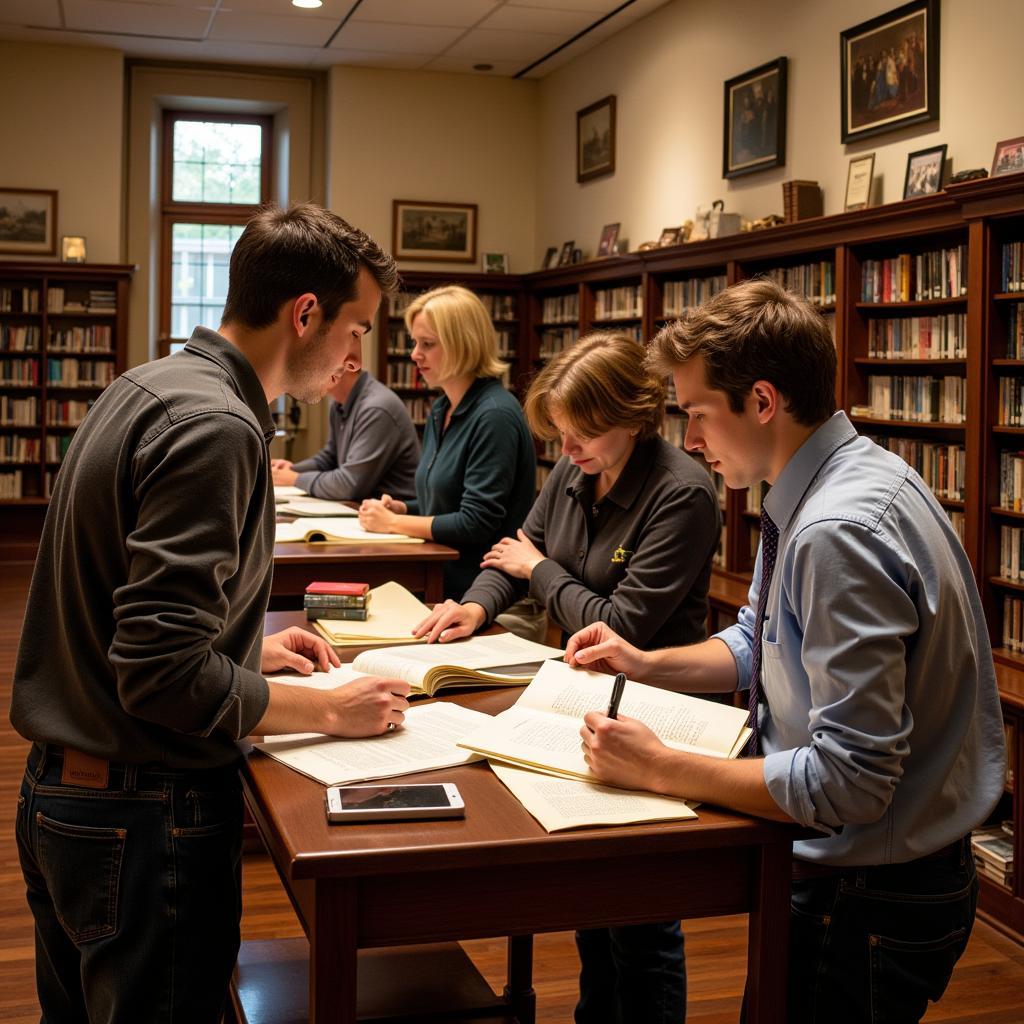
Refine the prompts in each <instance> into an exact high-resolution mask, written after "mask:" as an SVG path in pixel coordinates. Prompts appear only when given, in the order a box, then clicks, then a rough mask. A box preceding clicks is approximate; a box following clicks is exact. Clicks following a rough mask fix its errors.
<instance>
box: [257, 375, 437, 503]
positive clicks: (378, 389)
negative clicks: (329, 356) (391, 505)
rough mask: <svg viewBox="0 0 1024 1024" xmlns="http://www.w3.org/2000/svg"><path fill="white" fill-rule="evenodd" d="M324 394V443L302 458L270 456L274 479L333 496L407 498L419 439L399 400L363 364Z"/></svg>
mask: <svg viewBox="0 0 1024 1024" xmlns="http://www.w3.org/2000/svg"><path fill="white" fill-rule="evenodd" d="M328 394H329V395H330V396H331V398H332V399H333V401H332V402H331V408H330V413H329V418H330V436H329V437H328V439H327V444H326V445H324V447H323V448H322V449H321V450H320V451H318V452H317V453H316V455H314V456H312V457H311V458H308V459H303V460H302V461H301V462H294V463H292V462H289V461H288V460H287V459H273V460H272V461H271V463H270V468H271V471H272V473H273V476H274V484H275V485H276V486H278V487H280V486H282V485H288V484H294V485H295V486H296V487H301V488H302V489H303V490H304V491H306V492H307V493H308V494H311V495H313V497H315V498H333V499H334V500H335V501H362V500H363V499H364V498H379V497H380V496H381V495H382V494H390V495H391V496H392V497H395V498H401V499H403V500H405V499H407V498H412V497H413V496H414V495H415V493H416V486H415V483H414V477H415V476H416V466H417V465H418V464H419V461H420V443H419V440H418V438H417V437H416V428H415V427H414V426H413V423H412V420H411V419H410V418H409V413H408V412H407V411H406V408H405V406H404V405H403V404H402V400H401V399H400V398H399V397H398V396H397V395H396V394H395V393H394V392H393V391H392V390H391V389H390V388H388V387H385V386H384V385H383V384H381V382H380V381H379V380H376V379H375V378H373V377H371V376H370V375H369V374H368V373H367V372H366V371H365V370H360V371H358V372H357V373H346V374H345V375H344V376H343V377H342V378H341V380H340V381H338V383H337V384H336V385H335V386H334V387H333V388H332V389H331V390H330V391H329V392H328Z"/></svg>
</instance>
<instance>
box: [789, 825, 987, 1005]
mask: <svg viewBox="0 0 1024 1024" xmlns="http://www.w3.org/2000/svg"><path fill="white" fill-rule="evenodd" d="M977 902H978V878H977V875H976V874H975V870H974V860H973V858H972V856H971V850H970V841H969V840H965V841H964V842H963V843H961V844H959V845H958V847H957V848H956V849H954V850H953V851H951V852H950V853H948V854H945V855H943V856H941V857H938V858H924V859H921V860H916V861H912V862H910V863H908V864H889V865H885V866H883V867H868V868H851V869H848V870H846V871H843V872H842V873H841V874H839V875H838V876H836V877H827V878H809V879H803V880H800V881H796V880H794V882H793V888H792V900H791V909H792V912H791V915H790V943H789V996H788V999H789V1012H788V1015H787V1020H788V1021H791V1022H792V1024H916V1022H917V1021H919V1020H920V1019H921V1018H922V1017H923V1016H924V1013H925V1010H926V1009H927V1008H928V1001H929V1000H932V1001H935V1000H937V999H938V998H939V997H940V996H941V995H942V993H943V992H944V991H945V989H946V985H947V984H948V983H949V979H950V975H951V974H952V973H953V966H954V964H955V963H956V962H957V960H959V959H960V955H961V954H962V953H963V951H964V949H965V948H966V946H967V940H968V938H969V937H970V934H971V928H972V926H973V924H974V913H975V909H976V907H977Z"/></svg>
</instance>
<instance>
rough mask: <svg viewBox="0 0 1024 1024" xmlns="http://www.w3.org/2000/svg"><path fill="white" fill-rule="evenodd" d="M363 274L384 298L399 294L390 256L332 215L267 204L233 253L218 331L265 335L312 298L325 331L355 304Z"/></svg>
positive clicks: (310, 207) (315, 208) (312, 206)
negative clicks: (286, 309) (235, 328)
mask: <svg viewBox="0 0 1024 1024" xmlns="http://www.w3.org/2000/svg"><path fill="white" fill-rule="evenodd" d="M363 267H366V269H367V270H368V271H369V272H370V273H371V274H372V275H373V278H374V280H375V281H376V282H377V284H378V285H379V286H380V290H381V291H382V292H384V293H385V294H390V293H391V292H393V291H394V290H395V289H396V288H397V287H398V267H397V265H396V264H395V261H394V259H392V257H391V255H390V254H389V253H386V252H385V251H384V250H383V249H381V247H380V246H379V245H377V243H376V242H375V241H374V240H373V239H372V238H370V236H369V235H367V234H366V233H365V232H363V231H360V230H359V229H358V228H354V227H352V225H351V224H348V223H347V222H346V221H344V220H342V219H341V217H339V216H338V215H337V214H336V213H331V211H330V210H325V209H324V208H323V207H322V206H317V205H316V204H315V203H294V204H293V205H292V206H289V207H288V208H287V209H283V208H282V207H280V206H278V205H277V204H276V203H267V204H265V205H264V206H262V207H260V209H259V211H258V212H257V213H256V215H255V216H254V217H253V218H252V220H250V221H249V223H248V224H246V226H245V230H244V231H243V232H242V234H241V237H240V238H239V239H238V241H237V242H236V243H235V247H234V249H233V250H232V251H231V267H230V273H229V275H228V297H227V302H225V304H224V315H223V316H222V317H221V323H222V324H231V323H240V324H244V325H245V326H246V327H248V328H250V329H252V330H259V329H260V328H263V327H269V326H270V324H272V323H273V322H274V321H275V320H276V319H277V314H278V311H279V310H280V309H281V305H282V304H283V303H285V302H287V301H288V300H289V299H294V298H296V297H298V296H299V295H302V294H303V293H304V292H312V293H313V294H314V295H315V296H316V298H317V302H319V303H320V307H321V309H322V310H323V314H324V322H325V323H328V324H329V323H331V322H333V321H334V319H335V317H337V315H338V311H339V310H340V309H341V307H342V306H343V305H344V304H345V303H346V302H350V301H351V300H352V299H354V298H355V295H356V289H357V288H358V281H359V271H360V270H361V268H363Z"/></svg>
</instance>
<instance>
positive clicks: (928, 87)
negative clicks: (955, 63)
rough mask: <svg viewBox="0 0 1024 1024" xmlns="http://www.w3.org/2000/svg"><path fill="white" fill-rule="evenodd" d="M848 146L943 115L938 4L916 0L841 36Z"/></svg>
mask: <svg viewBox="0 0 1024 1024" xmlns="http://www.w3.org/2000/svg"><path fill="white" fill-rule="evenodd" d="M839 49H840V73H841V76H842V78H841V90H840V91H841V96H842V111H841V116H840V122H839V123H840V134H841V135H842V141H843V142H854V141H856V140H857V139H863V138H867V137H868V136H870V135H879V134H880V133H882V132H889V131H892V130H893V129H896V128H905V127H906V126H907V125H911V124H918V123H920V122H923V121H934V120H935V119H936V118H937V117H938V116H939V3H938V0H914V2H913V3H909V4H904V6H902V7H898V8H897V9H896V10H894V11H890V12H889V13H888V14H883V15H880V16H879V17H877V18H872V19H871V20H870V21H865V22H864V23H863V24H860V25H855V26H854V27H853V28H848V29H847V30H846V31H845V32H841V33H840V34H839Z"/></svg>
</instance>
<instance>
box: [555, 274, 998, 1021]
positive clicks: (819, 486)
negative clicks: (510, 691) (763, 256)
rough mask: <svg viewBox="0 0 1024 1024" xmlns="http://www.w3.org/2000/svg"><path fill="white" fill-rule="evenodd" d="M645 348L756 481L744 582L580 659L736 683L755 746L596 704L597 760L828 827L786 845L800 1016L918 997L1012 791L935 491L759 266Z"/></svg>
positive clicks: (951, 936) (648, 784) (977, 612)
mask: <svg viewBox="0 0 1024 1024" xmlns="http://www.w3.org/2000/svg"><path fill="white" fill-rule="evenodd" d="M650 358H651V360H652V363H653V365H654V367H655V369H657V370H658V371H660V372H663V373H667V372H671V373H672V375H673V378H674V381H675V386H676V392H677V396H678V401H679V404H680V406H681V407H682V408H683V409H684V410H685V411H686V412H687V413H688V414H689V422H688V426H687V433H686V440H685V444H686V447H687V448H688V449H690V450H692V451H699V452H701V453H702V454H703V455H704V458H705V459H706V460H707V462H708V463H709V464H710V465H711V467H712V468H713V469H715V470H717V471H718V472H719V473H721V474H722V475H723V476H724V477H725V481H726V484H727V485H728V486H730V487H734V488H742V487H747V486H750V485H751V484H753V483H756V482H758V481H762V480H763V481H766V482H767V483H768V484H770V485H771V491H770V493H769V494H768V495H767V497H766V498H765V500H764V512H763V513H762V545H761V549H760V551H759V553H758V559H757V564H756V567H755V572H754V578H753V581H752V583H751V588H750V595H749V603H748V605H747V606H746V607H745V608H744V609H743V610H742V612H741V613H740V617H739V621H738V622H737V624H736V625H735V626H732V627H730V628H729V629H727V630H724V631H723V632H722V633H719V634H718V635H717V636H716V637H713V638H712V639H711V640H708V641H707V642H705V643H703V644H696V645H694V646H692V647H687V648H670V649H668V650H661V651H654V652H650V653H645V652H641V651H639V650H637V649H636V648H634V647H632V646H630V645H629V644H626V643H625V642H624V641H622V640H621V638H619V637H617V636H616V635H615V634H614V633H613V632H612V631H611V630H610V629H608V627H607V626H605V625H604V624H596V625H593V626H590V627H588V628H587V629H584V630H582V631H581V632H579V633H577V634H576V636H574V637H573V638H572V639H571V640H570V641H569V645H568V651H567V660H569V661H570V663H571V664H578V665H581V666H595V667H599V668H605V669H608V670H611V671H624V672H626V673H627V674H628V675H629V676H630V678H633V679H638V680H642V681H644V682H648V683H654V684H656V685H661V686H665V687H669V688H672V689H678V690H683V691H688V692H696V691H723V690H731V689H734V688H740V689H746V690H748V692H749V695H750V707H751V711H752V719H751V725H752V727H753V728H754V730H755V736H754V739H753V744H754V746H753V749H752V750H750V751H748V754H749V755H751V756H748V757H746V758H743V759H741V760H739V761H727V762H723V761H720V760H715V759H711V758H706V757H700V756H698V755H694V754H687V753H681V752H678V751H673V750H669V749H668V748H666V747H665V746H663V745H662V744H661V743H660V742H659V741H658V740H657V739H656V737H655V736H654V735H653V733H651V732H650V731H649V730H647V729H646V727H644V726H643V725H641V724H640V723H639V722H636V721H632V720H630V719H627V718H624V717H622V716H619V718H618V720H612V719H608V718H606V717H605V716H604V715H601V714H597V713H592V714H590V715H588V716H587V718H586V725H585V727H584V728H583V729H582V730H581V735H582V737H583V740H584V744H585V747H586V750H587V758H588V761H589V763H590V765H591V767H592V768H593V770H594V772H595V773H596V774H597V775H598V776H599V777H600V778H602V779H604V780H606V781H609V782H613V783H615V784H616V785H620V786H626V787H628V788H638V789H640V788H644V789H653V790H655V791H657V792H662V793H670V794H674V795H679V796H685V797H689V798H692V799H696V800H701V801H707V802H709V803H715V804H719V805H722V806H726V807H732V808H735V809H737V810H741V811H745V812H748V813H751V814H757V815H761V816H763V817H768V818H774V819H777V820H791V821H795V822H798V823H800V824H802V825H805V826H810V827H813V828H815V829H818V830H819V831H820V832H821V833H822V836H821V838H819V839H812V840H807V841H803V842H799V843H797V844H795V847H794V854H795V857H796V860H795V862H794V881H793V891H792V906H793V913H792V917H791V924H790V928H791V935H790V978H789V1012H788V1016H787V1020H789V1021H793V1022H824V1021H828V1022H829V1024H843V1022H851V1024H853V1022H868V1021H871V1022H873V1021H877V1020H892V1021H900V1022H901V1024H903V1022H908V1021H910V1022H912V1021H917V1020H919V1019H920V1018H921V1017H922V1016H923V1014H924V1012H925V1010H926V1008H927V1004H928V1000H929V999H931V1000H934V999H937V998H939V996H940V995H941V994H942V992H943V991H944V989H945V987H946V984H947V983H948V980H949V977H950V974H951V973H952V969H953V965H954V964H955V962H956V960H957V959H958V958H959V956H960V954H961V953H962V952H963V949H964V947H965V946H966V944H967V939H968V936H969V934H970V930H971V926H972V924H973V920H974V911H975V905H976V901H977V877H976V875H975V872H974V864H973V860H972V858H971V852H970V831H971V829H972V828H973V827H974V826H976V825H978V824H979V823H980V822H981V821H983V820H984V819H985V817H986V816H987V815H988V814H989V813H990V812H991V811H992V809H993V808H994V806H995V804H996V801H997V800H998V799H999V796H1000V794H1001V793H1002V790H1003V781H1004V772H1005V753H1004V749H1003V730H1002V716H1001V712H1000V707H999V697H998V692H997V689H996V683H995V674H994V670H993V666H992V654H991V649H990V646H989V641H988V629H987V626H986V623H985V619H984V616H983V614H982V609H981V602H980V600H979V597H978V592H977V588H976V586H975V582H974V577H973V574H972V571H971V566H970V563H969V562H968V559H967V557H966V555H965V553H964V550H963V548H962V547H961V545H960V543H959V541H958V539H957V537H956V535H955V533H954V532H953V530H952V529H951V527H950V525H949V521H948V519H947V517H946V514H945V513H944V511H943V509H942V507H941V506H940V505H939V504H938V503H937V502H936V501H935V499H934V498H933V497H932V495H931V493H930V492H929V490H928V489H927V487H926V485H925V484H924V482H923V481H922V480H921V478H920V477H919V476H918V475H917V473H915V472H914V471H913V470H911V469H910V468H909V467H908V466H907V465H906V464H905V463H904V462H903V461H902V460H901V459H899V458H898V457H897V456H895V455H892V454H890V453H889V452H886V451H884V450H883V449H881V448H879V447H878V446H877V445H875V444H874V443H873V442H871V441H869V440H867V439H866V438H862V437H859V436H858V435H857V433H856V431H855V430H854V428H853V426H852V425H851V424H850V421H849V420H848V419H847V418H846V416H845V414H844V413H842V412H835V388H834V381H835V372H836V357H835V349H834V346H833V344H832V340H831V338H830V337H829V333H828V329H827V327H826V325H825V323H824V321H823V320H822V318H821V317H820V316H819V314H818V313H817V312H816V311H815V310H814V309H813V308H812V307H811V306H810V305H809V304H808V303H806V302H805V301H804V300H802V299H800V298H798V297H796V296H794V295H792V294H791V293H787V292H785V291H784V290H783V289H781V288H780V287H778V286H777V285H775V284H773V283H771V282H768V281H761V280H755V281H750V282H746V283H744V284H741V285H737V286H735V287H734V288H730V289H728V290H727V291H725V292H723V293H721V294H720V295H718V296H716V297H715V298H714V299H712V300H711V301H710V302H708V303H707V304H706V305H704V306H702V307H700V308H698V309H696V310H694V311H692V312H691V313H690V315H689V316H688V317H687V318H686V319H685V320H683V321H680V322H678V323H676V324H671V325H669V326H668V327H666V328H665V329H664V330H662V331H661V333H660V334H659V335H658V337H656V338H655V340H654V342H653V343H652V349H651V356H650Z"/></svg>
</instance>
